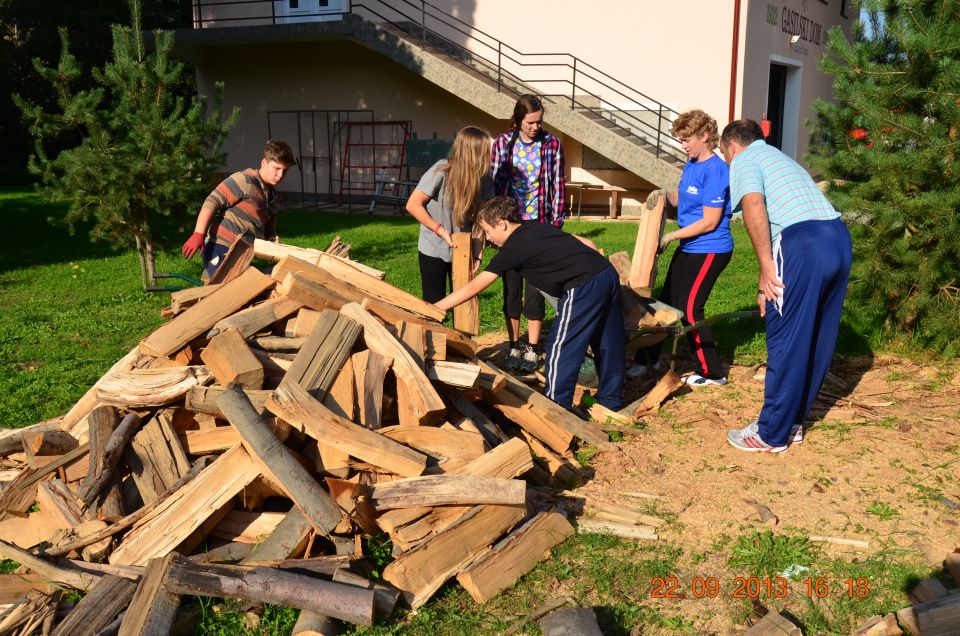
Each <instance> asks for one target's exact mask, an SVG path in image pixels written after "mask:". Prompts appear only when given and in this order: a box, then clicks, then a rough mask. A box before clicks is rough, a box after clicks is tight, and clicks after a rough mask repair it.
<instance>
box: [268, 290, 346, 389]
mask: <svg viewBox="0 0 960 636" xmlns="http://www.w3.org/2000/svg"><path fill="white" fill-rule="evenodd" d="M361 329H362V327H361V326H360V324H359V323H357V322H356V321H354V320H351V319H350V318H347V317H346V316H344V315H341V314H338V313H337V312H335V311H333V310H332V309H325V310H323V312H321V315H320V321H319V322H318V323H317V328H316V329H314V330H313V331H312V332H311V333H310V335H309V336H307V340H306V342H304V343H303V346H302V347H301V348H300V352H299V353H298V354H297V357H296V358H294V360H293V364H292V365H290V368H289V369H288V370H287V374H286V376H284V378H283V381H282V382H281V383H280V386H285V385H288V384H299V385H300V386H302V387H303V388H304V389H306V390H307V392H308V393H310V394H311V395H313V396H315V397H317V398H318V399H323V396H324V395H326V393H327V391H328V390H329V389H330V386H331V385H332V384H333V381H334V379H335V378H336V376H337V374H338V373H339V372H340V369H341V368H343V364H344V362H345V361H346V360H347V358H349V357H350V351H351V350H352V349H353V344H354V343H355V342H356V340H357V336H359V335H360V331H361Z"/></svg>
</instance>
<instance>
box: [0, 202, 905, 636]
mask: <svg viewBox="0 0 960 636" xmlns="http://www.w3.org/2000/svg"><path fill="white" fill-rule="evenodd" d="M63 213H64V208H63V207H62V206H53V205H46V204H44V203H42V201H41V200H40V199H39V197H38V196H36V195H34V194H32V193H27V192H21V191H6V192H0V214H2V216H3V218H4V220H5V222H6V223H7V225H8V226H12V229H13V232H12V234H11V236H12V239H13V240H11V241H8V243H7V245H5V247H4V249H3V251H2V253H0V426H3V427H21V426H25V425H28V424H32V423H34V422H38V421H41V420H44V419H47V418H52V417H55V416H58V415H60V414H62V413H64V412H66V411H67V410H68V409H69V408H70V406H71V405H72V404H73V403H74V402H75V401H76V400H77V399H78V398H79V397H80V396H81V395H83V393H84V392H85V391H86V390H87V388H89V386H90V385H92V384H93V383H94V382H95V381H96V380H97V379H98V378H99V377H100V376H101V375H102V374H103V373H104V372H105V371H106V370H107V369H108V368H109V367H110V366H111V365H112V364H113V363H114V362H115V361H116V360H117V359H119V358H120V357H121V356H123V355H124V354H125V353H126V352H127V351H128V350H129V349H130V348H132V347H133V346H135V345H136V343H137V342H138V341H139V340H140V339H141V338H142V337H143V336H145V335H146V334H147V333H149V332H150V331H151V330H152V329H154V328H156V327H157V326H158V325H160V324H161V320H160V316H159V312H160V309H161V308H162V307H164V306H165V305H166V304H167V303H168V301H169V295H168V294H166V293H148V292H145V291H143V290H142V289H141V287H140V276H139V271H138V264H137V258H136V256H135V255H134V254H133V253H132V252H130V251H123V252H119V253H117V252H114V251H112V250H110V249H109V247H108V246H106V245H104V244H91V243H90V242H89V240H88V237H87V235H86V233H85V231H84V230H83V229H82V228H79V229H78V233H77V234H76V235H70V234H69V233H68V232H67V230H66V229H65V228H63V227H60V226H52V225H50V224H49V223H48V222H47V217H53V218H62V216H63ZM278 225H279V229H280V235H281V239H282V240H283V241H284V242H288V243H291V244H294V245H300V246H306V247H315V248H322V247H324V246H325V245H326V244H327V243H329V241H330V240H331V239H332V238H333V237H334V236H335V235H340V236H341V237H342V239H343V240H344V241H345V242H347V243H350V244H352V245H353V249H352V250H351V252H350V255H351V257H353V258H355V259H357V260H359V261H362V262H364V263H366V264H368V265H371V266H373V267H377V268H379V269H382V270H384V271H386V272H387V280H388V281H389V282H391V283H393V284H394V285H397V286H398V287H400V288H402V289H405V290H407V291H409V292H411V293H414V294H419V283H420V281H419V273H418V270H417V252H416V244H417V226H416V225H415V223H414V222H412V221H411V220H410V219H409V218H407V217H406V216H397V217H379V216H378V217H370V216H367V215H366V214H362V213H354V214H346V213H321V212H314V211H304V210H296V209H292V210H284V211H283V212H282V214H281V218H280V220H279V224H278ZM636 227H637V226H636V224H634V223H625V222H624V223H597V222H587V221H582V222H570V223H568V224H567V225H566V229H567V230H569V231H571V232H574V233H577V234H581V235H583V236H587V237H589V238H590V239H592V240H593V241H594V242H596V243H597V245H598V246H600V247H601V248H603V249H604V251H605V252H606V253H607V254H612V253H614V252H616V251H620V250H628V251H630V250H632V248H633V244H634V240H635V237H636ZM733 227H734V238H735V241H736V245H737V249H736V252H735V254H734V257H733V260H732V262H731V264H730V266H729V267H728V268H727V270H726V271H725V272H724V273H723V275H722V276H721V277H720V280H719V282H718V284H717V287H716V288H715V290H714V292H713V295H712V297H711V299H710V302H709V303H708V306H707V313H708V315H709V314H715V313H720V312H727V311H736V310H744V309H753V308H755V305H754V302H755V295H754V291H755V288H756V265H755V261H754V258H753V253H752V249H751V247H750V244H749V241H748V240H747V237H746V235H745V232H744V230H743V225H742V224H741V223H736V224H734V226H733ZM186 235H187V230H186V228H184V229H183V231H182V232H180V233H179V234H177V235H172V236H169V237H168V245H167V249H166V250H165V251H161V252H160V253H159V254H158V257H157V270H158V271H174V272H181V273H185V274H188V275H192V276H198V275H199V273H200V265H199V263H198V262H197V261H196V260H194V261H184V260H183V259H182V258H181V257H180V254H179V246H180V243H181V242H182V240H183V238H184V237H185V236H186ZM669 256H670V254H667V255H666V256H665V257H664V259H663V261H662V263H663V266H662V267H661V271H660V278H661V281H662V277H663V275H664V273H665V269H666V264H667V263H668V262H669V261H668V259H669ZM500 304H501V290H500V285H499V283H498V284H496V285H494V286H493V287H491V288H490V289H488V290H487V291H486V292H484V293H483V294H482V295H481V299H480V306H481V328H482V330H483V331H485V332H486V331H491V330H500V329H502V316H501V313H500ZM762 327H763V325H762V322H761V321H759V320H740V321H737V322H728V323H722V324H720V325H718V326H717V327H716V329H715V331H716V333H717V337H718V340H719V346H720V351H721V353H722V354H723V355H724V356H725V357H726V358H727V360H728V361H732V360H736V361H737V362H740V363H745V362H753V361H759V360H762V358H763V356H764V338H763V328H762ZM838 351H839V352H841V353H847V354H863V353H868V352H869V351H870V346H869V343H868V339H867V338H864V337H863V336H860V335H859V334H858V332H857V331H856V329H855V328H854V326H853V325H851V324H850V323H849V322H846V321H845V322H844V325H843V329H842V331H841V337H840V342H839V344H838ZM720 550H721V551H723V550H729V546H725V547H721V548H720ZM681 555H683V549H682V548H681V547H679V546H675V545H671V544H670V543H668V542H660V543H657V544H655V545H638V544H635V543H633V542H629V541H622V540H619V539H615V538H611V537H602V536H597V535H578V536H576V537H574V538H572V539H570V540H569V541H567V542H566V543H565V544H563V545H562V546H560V547H559V548H558V549H557V550H556V551H555V552H554V556H553V558H552V559H550V560H548V561H546V562H544V563H542V564H541V565H540V566H538V567H537V568H536V569H535V570H534V571H533V572H531V573H530V575H528V577H526V578H525V579H524V584H523V585H520V586H516V587H515V588H514V589H512V590H510V591H509V592H507V593H504V594H503V595H501V596H499V597H497V598H496V599H494V600H493V601H492V602H491V603H489V604H487V605H485V606H478V605H476V604H475V603H473V601H472V600H470V598H469V596H467V595H466V593H465V592H464V591H463V590H461V589H460V588H459V587H458V586H455V585H447V586H446V587H445V588H444V589H443V590H441V592H440V594H439V595H438V597H437V598H436V599H434V600H433V601H431V603H430V604H428V605H427V606H426V607H425V608H423V609H422V610H421V611H420V612H419V613H418V614H416V616H413V617H409V618H406V619H404V618H400V619H394V620H393V621H391V623H390V624H388V625H385V626H378V627H375V628H372V629H359V628H357V629H354V630H353V631H349V630H348V631H347V632H346V633H351V634H363V635H373V634H400V633H402V634H431V635H433V634H479V633H491V632H492V631H494V630H497V629H501V628H503V627H505V626H506V625H508V624H510V623H511V622H513V621H514V619H515V618H516V617H517V616H523V615H526V614H527V613H529V612H530V611H532V610H533V609H535V608H536V607H538V606H539V605H540V604H542V603H543V602H544V601H545V600H546V599H547V598H548V597H549V596H550V594H551V591H552V590H553V589H554V588H556V587H557V585H558V583H559V584H561V585H562V586H563V587H564V588H565V589H569V590H571V591H572V593H574V594H575V595H576V596H577V597H578V598H580V597H583V598H587V597H589V598H590V602H591V604H593V605H596V606H600V607H601V610H600V619H601V623H602V624H603V625H604V626H605V628H606V629H607V631H606V633H609V634H627V633H629V626H631V625H634V624H636V623H638V622H641V621H642V622H644V623H645V624H648V625H655V626H659V627H661V628H664V629H673V630H675V631H676V632H677V633H691V630H692V627H691V624H690V623H689V621H687V620H686V619H685V618H683V617H681V616H679V615H675V614H673V615H672V614H671V613H670V612H665V611H664V610H663V609H662V606H658V605H657V604H655V603H651V601H650V599H649V596H648V592H647V590H646V584H645V583H644V582H645V581H646V582H649V580H650V578H651V577H653V576H663V575H665V574H668V573H670V572H673V571H675V569H676V567H677V566H678V563H679V560H680V557H681ZM692 556H693V555H688V556H687V560H688V561H689V559H690V558H692ZM887 611H889V610H887ZM204 612H205V613H204V619H203V621H202V622H201V624H200V627H199V628H198V631H197V633H201V634H235V633H241V632H242V629H241V628H240V627H239V624H240V623H239V621H240V618H239V615H238V614H237V613H235V612H229V611H228V612H215V611H213V605H212V604H211V603H209V602H208V603H205V604H204ZM295 617H296V612H294V611H292V610H286V609H282V608H270V609H268V612H267V614H265V615H264V617H263V620H262V622H261V628H262V629H261V632H260V633H269V634H284V633H289V630H290V628H291V626H292V623H293V621H294V620H295ZM524 629H526V630H527V633H537V630H536V627H535V625H533V624H529V625H524ZM848 631H849V630H848Z"/></svg>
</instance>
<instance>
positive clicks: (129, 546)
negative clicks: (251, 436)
mask: <svg viewBox="0 0 960 636" xmlns="http://www.w3.org/2000/svg"><path fill="white" fill-rule="evenodd" d="M259 475H260V469H259V467H258V466H257V464H256V463H254V461H253V460H252V459H251V458H250V455H248V454H247V451H246V450H244V448H243V446H236V447H234V448H232V449H230V450H228V451H227V452H226V453H224V454H223V455H220V457H218V458H217V459H216V460H215V461H214V462H213V463H212V464H210V465H209V466H207V467H206V468H204V469H203V470H202V471H201V472H200V474H199V475H197V476H196V477H195V478H193V479H192V480H190V482H189V483H188V484H187V485H185V486H182V487H181V488H179V489H178V490H177V491H176V492H174V493H173V494H171V495H170V496H169V497H168V498H167V499H166V500H164V502H163V503H162V504H160V505H159V506H157V507H156V508H154V509H153V510H151V511H150V512H149V513H148V514H147V515H145V516H144V517H143V518H142V519H141V520H140V521H139V522H138V523H137V525H136V526H135V527H134V528H133V529H132V530H131V531H130V532H129V533H128V534H127V536H126V537H124V540H123V542H122V543H121V544H120V545H119V546H118V547H117V549H116V550H114V551H113V554H111V555H110V563H118V564H120V563H122V564H130V565H144V564H146V563H147V561H149V560H150V559H153V558H155V557H160V556H165V555H166V554H168V553H169V552H171V551H173V550H174V549H176V548H177V546H179V545H180V544H181V543H183V542H184V541H185V540H186V539H187V538H188V537H190V535H191V534H193V532H194V531H195V530H197V529H198V528H199V527H200V526H201V525H202V524H203V523H204V522H205V521H207V519H209V518H210V517H211V516H213V515H215V514H217V513H218V512H219V511H220V510H221V509H222V508H223V507H224V506H226V505H227V504H228V503H229V502H230V501H231V500H232V499H233V498H234V497H235V496H236V495H237V494H239V493H240V492H242V491H243V489H244V487H246V486H247V485H248V484H249V483H250V482H252V481H253V480H254V479H256V478H257V477H258V476H259Z"/></svg>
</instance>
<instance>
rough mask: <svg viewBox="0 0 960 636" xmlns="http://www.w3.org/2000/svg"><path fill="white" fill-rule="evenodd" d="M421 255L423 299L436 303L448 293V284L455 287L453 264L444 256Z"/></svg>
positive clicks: (420, 253)
mask: <svg viewBox="0 0 960 636" xmlns="http://www.w3.org/2000/svg"><path fill="white" fill-rule="evenodd" d="M417 254H419V255H420V288H421V289H422V290H423V299H424V300H425V301H427V302H428V303H435V302H437V301H438V300H442V299H443V298H444V297H445V296H446V295H447V293H448V292H447V284H448V283H449V285H450V289H453V266H452V265H451V264H450V263H448V262H447V261H445V260H443V259H442V258H437V257H435V256H427V255H426V254H424V253H423V252H419V251H418V252H417Z"/></svg>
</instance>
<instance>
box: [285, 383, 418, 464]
mask: <svg viewBox="0 0 960 636" xmlns="http://www.w3.org/2000/svg"><path fill="white" fill-rule="evenodd" d="M267 408H269V409H270V412H271V413H273V414H275V415H276V416H277V417H280V418H283V420H284V421H286V422H289V423H290V424H292V425H294V426H298V427H301V428H302V430H303V431H304V432H305V433H306V434H307V435H309V436H310V437H312V438H314V439H316V440H318V441H320V440H322V441H323V443H324V444H326V445H327V446H332V447H333V448H336V449H338V450H340V451H342V452H345V453H347V454H349V455H350V456H352V457H356V458H357V459H360V460H362V461H365V462H369V463H371V464H373V465H375V466H378V467H381V468H383V469H385V470H388V471H390V472H393V473H396V474H398V475H403V476H404V477H416V476H418V475H420V474H422V473H423V471H424V469H425V468H426V466H427V458H426V456H425V455H423V454H421V453H418V452H416V451H414V450H412V449H409V448H406V447H404V446H402V445H401V444H398V443H397V442H395V441H393V440H391V439H388V438H386V437H384V436H382V435H380V434H378V433H375V432H373V431H370V430H367V429H365V428H363V427H361V426H357V425H356V424H353V423H352V422H349V421H347V420H345V419H343V418H341V417H337V416H336V415H335V414H334V413H332V412H331V411H330V410H329V409H328V408H326V407H325V406H323V404H321V403H320V402H318V401H317V400H316V399H314V398H313V397H312V396H310V394H308V393H307V392H306V391H305V390H303V388H302V387H300V386H299V385H297V384H290V385H288V386H285V385H281V386H279V387H277V390H276V391H275V392H274V393H273V395H272V396H271V397H270V398H269V400H268V401H267Z"/></svg>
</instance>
